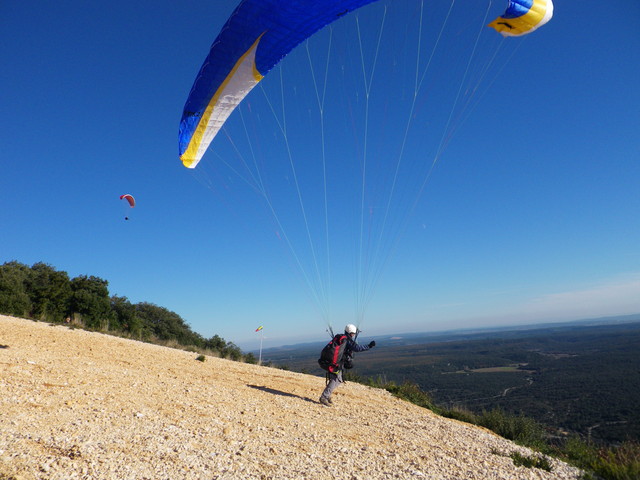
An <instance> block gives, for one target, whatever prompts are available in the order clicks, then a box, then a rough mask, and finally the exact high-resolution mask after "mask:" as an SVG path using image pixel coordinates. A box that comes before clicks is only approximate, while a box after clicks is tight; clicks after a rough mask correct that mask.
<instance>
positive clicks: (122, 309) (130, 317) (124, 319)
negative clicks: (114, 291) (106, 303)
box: [111, 295, 143, 339]
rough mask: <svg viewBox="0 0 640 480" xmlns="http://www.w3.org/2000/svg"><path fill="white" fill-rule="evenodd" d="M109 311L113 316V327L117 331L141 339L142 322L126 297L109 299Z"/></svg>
mask: <svg viewBox="0 0 640 480" xmlns="http://www.w3.org/2000/svg"><path fill="white" fill-rule="evenodd" d="M111 309H112V310H113V313H114V314H115V320H114V323H115V326H114V328H116V329H117V330H120V331H123V332H129V333H130V334H131V335H132V336H134V337H136V338H139V339H141V338H142V332H143V324H142V320H141V319H140V317H139V316H138V312H137V310H136V307H135V305H133V304H132V303H131V302H130V301H129V300H128V299H127V297H118V296H115V295H114V296H113V297H111Z"/></svg>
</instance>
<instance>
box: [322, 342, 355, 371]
mask: <svg viewBox="0 0 640 480" xmlns="http://www.w3.org/2000/svg"><path fill="white" fill-rule="evenodd" d="M347 340H348V336H347V335H345V334H344V333H339V334H338V335H336V336H335V337H333V338H332V339H331V341H330V342H329V343H327V344H326V345H325V347H324V348H323V349H322V352H320V358H319V359H318V364H319V365H320V368H322V369H323V370H326V371H327V372H330V373H335V372H337V371H338V370H340V369H341V368H342V363H343V360H344V359H343V358H342V357H343V356H344V350H345V348H346V347H347V343H349V342H348V341H347Z"/></svg>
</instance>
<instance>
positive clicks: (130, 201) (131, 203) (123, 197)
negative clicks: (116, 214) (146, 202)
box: [120, 193, 136, 220]
mask: <svg viewBox="0 0 640 480" xmlns="http://www.w3.org/2000/svg"><path fill="white" fill-rule="evenodd" d="M120 200H125V201H126V202H127V203H128V204H129V208H133V207H135V206H136V199H135V198H133V196H132V195H129V194H128V193H125V194H124V195H120ZM124 219H125V220H129V216H128V215H127V216H125V217H124Z"/></svg>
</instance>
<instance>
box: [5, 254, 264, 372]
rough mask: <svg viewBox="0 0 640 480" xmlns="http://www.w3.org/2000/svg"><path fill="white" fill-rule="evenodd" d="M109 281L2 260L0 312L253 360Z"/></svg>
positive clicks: (251, 361) (41, 265)
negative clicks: (114, 290) (113, 289)
mask: <svg viewBox="0 0 640 480" xmlns="http://www.w3.org/2000/svg"><path fill="white" fill-rule="evenodd" d="M108 287H109V282H108V281H107V280H104V279H102V278H99V277H95V276H92V275H91V276H87V275H80V276H77V277H74V278H69V274H68V273H67V272H64V271H61V270H56V269H55V268H54V267H52V266H50V265H48V264H45V263H42V262H38V263H35V264H33V265H32V266H28V265H25V264H22V263H19V262H17V261H11V262H5V263H4V264H2V265H0V314H4V315H11V316H15V317H21V318H28V319H32V320H37V321H45V322H50V323H59V324H65V323H66V324H68V325H69V326H72V327H79V328H84V329H87V330H95V331H100V332H104V333H110V334H114V335H120V336H126V337H129V338H133V339H136V340H141V341H146V342H150V343H163V344H168V343H173V344H178V345H180V346H182V347H184V348H187V349H188V348H191V349H194V350H196V351H202V350H205V351H206V350H209V351H212V352H216V354H217V355H219V356H221V357H223V358H229V359H231V360H236V361H245V362H248V363H255V358H254V356H253V354H251V353H249V354H247V355H243V353H242V351H241V350H240V348H239V347H237V346H236V345H234V344H233V343H231V342H226V341H225V340H224V339H223V338H221V337H219V336H218V335H214V336H213V337H211V338H204V337H203V336H202V335H200V334H199V333H196V332H194V331H193V330H191V328H190V327H189V325H188V324H187V323H186V322H185V321H184V320H183V319H182V318H181V317H180V315H178V314H177V313H174V312H172V311H170V310H168V309H166V308H164V307H160V306H158V305H154V304H152V303H148V302H140V303H135V304H134V303H131V302H130V301H129V300H128V299H127V297H120V296H117V295H113V296H112V295H110V294H109V288H108Z"/></svg>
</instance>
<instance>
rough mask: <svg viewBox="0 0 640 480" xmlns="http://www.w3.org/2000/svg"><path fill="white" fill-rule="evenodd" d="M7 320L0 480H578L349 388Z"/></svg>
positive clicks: (481, 436) (377, 393)
mask: <svg viewBox="0 0 640 480" xmlns="http://www.w3.org/2000/svg"><path fill="white" fill-rule="evenodd" d="M196 357H197V354H194V353H189V352H184V351H180V350H174V349H170V348H166V347H160V346H157V345H150V344H145V343H141V342H136V341H132V340H126V339H121V338H116V337H112V336H109V335H104V334H100V333H95V332H87V331H84V330H73V329H70V328H67V327H66V326H52V325H49V324H46V323H39V322H32V321H29V320H22V319H16V318H12V317H6V316H0V479H1V480H14V479H15V480H30V479H60V480H69V479H100V480H102V479H132V480H133V479H149V480H158V479H166V480H177V479H209V480H214V479H220V480H223V479H224V480H231V479H234V480H235V479H238V480H245V479H246V480H248V479H261V480H267V479H319V480H321V479H327V480H329V479H331V480H333V479H346V480H372V479H452V480H453V479H455V480H461V479H468V480H474V479H477V480H489V479H578V478H580V471H579V470H577V469H575V468H573V467H570V466H568V465H567V464H564V463H562V462H559V461H557V460H555V459H550V462H551V465H552V470H551V472H547V471H544V470H540V469H535V468H525V467H517V466H515V465H514V463H513V460H512V459H511V458H510V457H509V455H510V454H511V453H513V452H515V451H518V452H520V453H521V454H523V455H527V456H530V455H532V454H533V452H531V451H530V450H528V449H526V448H523V447H520V446H517V445H515V444H514V443H512V442H510V441H508V440H505V439H503V438H500V437H498V436H496V435H494V434H492V433H491V432H488V431H486V430H484V429H481V428H478V427H475V426H471V425H467V424H464V423H461V422H457V421H455V420H450V419H445V418H442V417H438V416H437V415H435V414H433V413H432V412H430V411H428V410H425V409H423V408H420V407H417V406H415V405H412V404H410V403H408V402H404V401H402V400H398V399H396V398H394V397H392V396H391V395H390V394H389V393H388V392H386V391H383V390H379V389H372V388H369V387H365V386H363V385H359V384H355V383H348V384H346V385H342V386H341V387H340V388H338V390H337V391H336V393H335V394H334V406H332V407H325V406H322V405H320V404H319V403H318V401H317V400H318V397H319V396H320V392H321V391H322V389H323V388H324V378H321V377H315V376H311V375H304V374H299V373H293V372H287V371H283V370H278V369H273V368H268V367H260V366H257V365H249V364H244V363H238V362H232V361H228V360H223V359H218V358H213V357H207V358H206V361H205V362H200V361H197V360H196Z"/></svg>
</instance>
